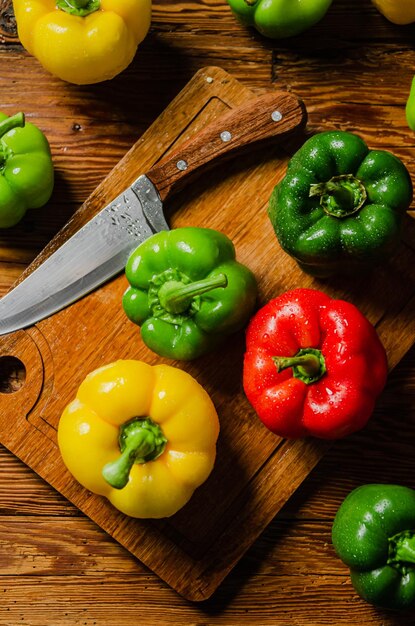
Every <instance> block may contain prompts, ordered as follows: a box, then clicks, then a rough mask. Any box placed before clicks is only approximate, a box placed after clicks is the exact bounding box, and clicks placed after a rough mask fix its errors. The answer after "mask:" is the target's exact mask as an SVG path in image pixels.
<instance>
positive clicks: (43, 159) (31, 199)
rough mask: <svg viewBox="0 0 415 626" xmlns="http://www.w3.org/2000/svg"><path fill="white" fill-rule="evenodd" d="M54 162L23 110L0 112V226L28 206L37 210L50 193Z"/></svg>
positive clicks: (19, 215)
mask: <svg viewBox="0 0 415 626" xmlns="http://www.w3.org/2000/svg"><path fill="white" fill-rule="evenodd" d="M53 184H54V171H53V163H52V158H51V153H50V147H49V143H48V140H47V139H46V137H45V135H44V134H43V133H42V131H41V130H40V129H39V128H38V127H37V126H35V125H34V124H30V123H27V122H25V116H24V114H23V113H16V115H13V116H11V117H7V115H5V114H4V113H0V228H10V227H11V226H14V225H15V224H17V223H18V222H20V220H21V219H22V217H23V216H24V215H25V213H26V211H27V210H28V209H38V208H39V207H41V206H43V205H44V204H46V202H47V201H48V200H49V198H50V196H51V195H52V191H53Z"/></svg>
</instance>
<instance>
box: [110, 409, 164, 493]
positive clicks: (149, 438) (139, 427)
mask: <svg viewBox="0 0 415 626" xmlns="http://www.w3.org/2000/svg"><path fill="white" fill-rule="evenodd" d="M166 444H167V439H166V438H165V436H164V434H163V431H162V430H161V428H160V426H158V425H157V424H156V423H155V422H153V420H152V419H150V418H149V417H146V418H134V419H133V420H131V421H129V422H127V423H126V424H123V425H122V426H121V428H120V436H119V445H120V450H121V455H120V456H119V457H118V459H116V460H115V461H111V462H110V463H107V464H106V465H105V466H104V467H103V469H102V475H103V477H104V479H105V480H106V481H107V483H109V484H110V485H111V487H114V488H115V489H123V487H125V486H126V484H127V483H128V480H129V477H130V472H131V469H132V467H133V465H134V463H147V462H148V461H154V459H156V458H157V457H159V456H160V455H161V454H162V453H163V451H164V448H165V447H166Z"/></svg>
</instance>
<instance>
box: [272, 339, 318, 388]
mask: <svg viewBox="0 0 415 626" xmlns="http://www.w3.org/2000/svg"><path fill="white" fill-rule="evenodd" d="M272 360H273V361H274V363H275V364H276V366H277V370H278V372H282V371H283V370H285V369H288V368H289V367H292V368H293V376H294V377H295V378H298V379H300V380H302V381H303V382H304V383H306V384H307V385H310V384H311V383H315V382H317V381H318V380H320V378H321V377H322V376H323V374H324V373H325V372H326V364H325V360H324V357H323V355H322V353H321V351H320V350H317V349H316V348H302V349H301V350H299V351H298V352H297V354H296V355H294V356H292V357H281V356H274V357H272Z"/></svg>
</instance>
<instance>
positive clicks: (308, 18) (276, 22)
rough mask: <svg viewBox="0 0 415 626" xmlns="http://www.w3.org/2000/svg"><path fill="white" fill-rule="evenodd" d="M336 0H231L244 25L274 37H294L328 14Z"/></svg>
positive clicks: (266, 35)
mask: <svg viewBox="0 0 415 626" xmlns="http://www.w3.org/2000/svg"><path fill="white" fill-rule="evenodd" d="M332 1H333V0H227V2H228V4H229V6H230V7H231V10H232V13H233V14H234V15H235V17H236V18H237V20H238V21H239V22H241V24H243V25H244V26H253V27H254V28H255V29H256V30H257V31H258V32H259V33H261V35H264V36H265V37H270V38H271V39H284V38H286V37H293V36H294V35H298V34H299V33H302V32H303V31H305V30H307V29H308V28H310V27H311V26H313V25H314V24H316V23H317V22H318V21H319V20H321V19H322V17H324V15H325V14H326V13H327V11H328V9H329V7H330V5H331V3H332Z"/></svg>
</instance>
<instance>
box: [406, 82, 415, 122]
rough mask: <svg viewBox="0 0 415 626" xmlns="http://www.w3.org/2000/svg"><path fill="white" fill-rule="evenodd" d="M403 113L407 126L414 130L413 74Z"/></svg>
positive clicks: (414, 91)
mask: <svg viewBox="0 0 415 626" xmlns="http://www.w3.org/2000/svg"><path fill="white" fill-rule="evenodd" d="M405 115H406V121H407V123H408V126H409V128H410V129H411V130H413V131H415V76H414V78H413V79H412V82H411V88H410V90H409V95H408V99H407V101H406V106H405Z"/></svg>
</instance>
